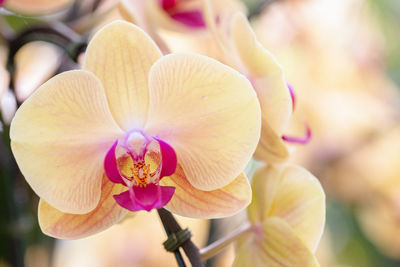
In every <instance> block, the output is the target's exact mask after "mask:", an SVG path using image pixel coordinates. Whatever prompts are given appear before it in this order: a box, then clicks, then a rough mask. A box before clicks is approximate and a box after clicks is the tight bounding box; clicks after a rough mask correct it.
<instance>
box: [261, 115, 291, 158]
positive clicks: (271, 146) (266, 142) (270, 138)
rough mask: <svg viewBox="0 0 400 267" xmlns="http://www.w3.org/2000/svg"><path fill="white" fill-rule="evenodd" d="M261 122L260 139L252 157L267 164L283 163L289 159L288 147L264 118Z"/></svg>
mask: <svg viewBox="0 0 400 267" xmlns="http://www.w3.org/2000/svg"><path fill="white" fill-rule="evenodd" d="M261 121H262V123H261V137H260V142H259V143H258V146H257V149H256V152H255V153H254V157H255V158H257V159H259V160H262V161H264V162H268V163H282V162H285V161H286V160H287V159H288V158H289V157H290V151H289V147H288V146H287V144H286V143H285V142H284V141H283V139H282V137H281V136H280V135H278V134H277V133H276V132H275V131H274V130H273V129H272V128H271V126H270V125H269V124H268V122H267V121H265V117H262V119H261Z"/></svg>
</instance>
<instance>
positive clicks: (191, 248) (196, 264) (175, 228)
mask: <svg viewBox="0 0 400 267" xmlns="http://www.w3.org/2000/svg"><path fill="white" fill-rule="evenodd" d="M157 211H158V215H159V216H160V219H161V221H162V223H163V225H164V228H165V229H166V232H167V235H170V234H171V233H178V232H179V231H181V230H182V228H181V227H180V225H179V224H178V222H177V221H176V220H175V218H174V216H173V215H172V214H171V213H170V212H169V211H167V210H166V209H159V210H157ZM182 249H183V251H185V254H186V256H187V257H188V259H189V261H190V263H191V264H192V266H193V267H203V263H202V261H201V257H200V251H199V248H198V247H197V246H196V245H195V244H194V243H193V242H192V240H191V239H188V240H187V241H185V242H184V243H183V244H182Z"/></svg>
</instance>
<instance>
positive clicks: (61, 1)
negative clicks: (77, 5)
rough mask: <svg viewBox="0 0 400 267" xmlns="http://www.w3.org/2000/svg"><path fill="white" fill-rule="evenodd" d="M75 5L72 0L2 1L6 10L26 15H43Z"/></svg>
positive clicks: (0, 2)
mask: <svg viewBox="0 0 400 267" xmlns="http://www.w3.org/2000/svg"><path fill="white" fill-rule="evenodd" d="M72 3H73V1H72V0H57V1H54V0H3V1H0V4H2V5H3V6H4V7H5V8H6V9H8V10H11V11H13V12H16V13H20V14H26V15H43V14H48V13H53V12H57V11H60V10H62V9H65V8H66V7H68V6H69V5H71V4H72Z"/></svg>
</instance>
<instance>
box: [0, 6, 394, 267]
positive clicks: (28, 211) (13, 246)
mask: <svg viewBox="0 0 400 267" xmlns="http://www.w3.org/2000/svg"><path fill="white" fill-rule="evenodd" d="M243 2H244V3H245V4H246V6H247V7H248V10H249V13H248V15H249V18H250V19H251V22H252V26H253V28H254V30H255V32H256V34H257V36H258V39H259V40H260V42H261V43H262V44H263V45H264V47H266V48H267V49H269V50H270V51H271V52H272V53H273V54H274V55H275V56H276V57H277V59H278V61H279V62H280V63H281V65H282V66H283V68H284V70H285V73H286V77H287V80H288V81H289V82H290V84H291V85H292V86H293V88H294V89H295V93H296V96H297V107H296V111H295V114H294V116H295V117H296V118H298V119H296V120H294V122H300V123H293V125H291V128H290V131H291V132H292V133H294V134H295V133H297V132H298V129H299V127H302V125H303V124H302V122H303V121H306V122H307V123H308V124H309V125H310V127H311V129H312V134H313V138H312V140H311V142H310V143H309V144H307V145H299V146H296V150H295V151H294V153H293V158H292V159H291V161H293V162H296V163H299V164H301V165H303V166H305V167H306V168H307V169H309V170H310V171H311V172H312V173H313V174H314V175H315V176H316V177H318V178H319V179H320V181H321V183H322V185H323V187H324V190H325V192H326V194H327V224H326V230H325V233H324V236H323V238H322V240H321V244H320V247H319V249H318V252H317V256H318V259H319V261H320V264H321V266H327V267H334V266H355V267H375V266H380V267H392V266H393V267H394V266H400V91H399V85H400V1H398V0H275V1H273V0H269V1H260V0H246V1H243ZM108 15H109V19H113V18H115V17H118V14H116V13H115V12H112V13H110V14H108ZM3 17H4V18H5V19H6V21H7V23H8V24H9V25H11V26H12V28H13V29H14V30H18V29H19V28H21V27H26V26H27V25H31V24H34V23H36V22H37V21H38V20H40V19H31V18H27V17H23V16H13V15H7V16H6V15H3ZM41 19H48V18H41ZM1 23H4V22H3V21H0V27H1ZM51 49H53V50H52V52H49V50H46V53H45V54H47V55H48V54H49V53H53V54H52V56H51V58H53V59H54V58H57V60H56V61H55V62H52V63H51V64H53V65H54V66H53V67H52V70H50V71H52V72H53V73H52V74H54V73H55V72H60V71H62V70H64V69H68V68H71V64H72V63H71V62H68V60H67V59H65V58H63V57H62V56H61V54H62V53H61V52H60V51H57V49H55V48H51ZM51 49H50V50H51ZM20 57H21V58H24V56H20ZM27 57H28V58H29V57H33V55H32V54H31V53H29V52H28V56H27ZM21 60H22V61H23V60H27V59H21ZM29 60H30V61H33V59H32V58H30V59H29ZM29 60H28V61H29ZM42 60H43V59H42ZM45 62H46V61H45ZM47 63H48V64H47V65H50V62H49V61H47ZM22 65H23V66H26V65H29V64H26V65H25V64H23V63H22ZM43 65H46V64H45V63H43ZM39 69H40V68H36V69H32V68H31V69H29V68H27V67H26V68H25V70H20V74H19V75H20V76H24V77H25V79H26V81H25V82H24V81H22V82H20V83H21V85H20V86H19V87H22V89H20V90H21V91H20V93H18V92H15V93H16V94H17V97H18V95H22V96H20V97H22V98H23V95H24V84H25V85H26V84H30V86H32V84H34V83H38V84H37V85H36V86H38V85H39V84H40V83H42V82H43V81H36V80H34V77H37V76H38V75H37V74H35V71H39ZM42 71H43V70H42ZM47 71H49V70H47ZM29 75H30V76H29ZM47 78H48V77H47ZM26 90H28V89H26ZM4 99H5V100H4ZM15 104H16V101H15V99H14V98H13V97H12V96H11V97H9V98H5V97H4V98H3V100H2V103H1V109H2V116H3V120H4V121H9V118H11V117H12V113H13V109H15ZM10 114H11V115H10ZM7 116H8V117H7ZM7 118H8V119H7ZM7 133H8V126H7V125H6V124H5V125H3V129H2V138H3V140H2V142H0V164H1V168H0V182H1V185H0V203H1V205H0V213H1V215H0V267H3V266H30V267H36V266H38V267H42V266H43V267H48V266H56V267H64V266H71V267H72V266H104V267H105V266H176V263H175V261H174V257H173V255H170V254H168V253H167V252H165V251H163V249H162V246H161V242H162V241H163V240H164V239H165V234H164V232H163V231H162V228H161V224H160V222H159V221H158V218H157V216H156V215H155V214H154V213H150V214H148V213H146V212H139V214H138V215H137V216H135V217H134V218H127V219H126V220H124V221H123V222H121V223H120V224H119V225H117V226H114V227H113V228H111V229H110V230H107V231H105V232H103V233H101V234H98V235H96V236H93V237H90V238H87V239H83V240H78V241H58V240H54V239H52V238H50V237H47V236H45V235H43V234H42V233H41V231H40V229H39V228H38V223H37V214H36V209H37V201H38V198H37V196H35V194H34V193H33V192H32V191H31V189H30V188H29V186H28V185H27V183H26V182H25V180H24V179H23V177H22V176H21V175H20V174H19V172H18V169H17V166H16V164H15V162H14V161H13V159H12V156H11V154H10V150H9V147H8V142H9V139H8V134H7ZM251 169H252V168H251V167H249V170H250V171H251ZM240 216H243V214H239V215H238V216H237V217H238V218H228V219H223V220H213V221H202V220H193V219H187V218H179V221H180V222H181V224H182V226H183V227H185V226H188V227H189V228H190V229H191V230H192V232H193V233H194V238H195V239H194V240H195V242H196V243H197V244H198V245H199V246H200V247H202V246H204V245H205V244H207V243H209V242H211V241H213V240H215V239H216V238H217V237H218V236H221V235H223V231H229V230H230V229H233V228H234V227H235V225H236V224H237V223H236V221H238V220H239V218H240ZM222 229H224V230H222ZM233 254H234V252H233V247H231V248H229V249H227V251H226V252H225V253H223V254H222V255H221V257H219V258H216V259H214V260H211V261H209V262H208V263H207V264H208V266H220V267H223V266H230V265H231V263H232V262H233V257H234V256H233Z"/></svg>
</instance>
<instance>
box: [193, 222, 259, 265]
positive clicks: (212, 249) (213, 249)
mask: <svg viewBox="0 0 400 267" xmlns="http://www.w3.org/2000/svg"><path fill="white" fill-rule="evenodd" d="M251 231H253V226H252V225H251V224H250V223H246V224H245V225H242V226H241V227H239V228H238V229H236V230H235V231H233V232H232V233H230V234H228V235H227V236H224V237H223V238H221V239H219V240H217V241H215V242H213V243H211V244H210V245H208V246H207V247H205V248H202V249H201V250H200V256H201V259H202V260H203V261H205V260H207V259H209V258H211V257H214V256H215V255H217V254H218V253H220V252H221V251H222V250H224V249H225V248H226V247H227V246H229V245H230V244H231V243H232V242H234V241H236V240H237V239H238V238H240V237H242V236H244V235H247V234H248V233H249V232H251Z"/></svg>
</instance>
